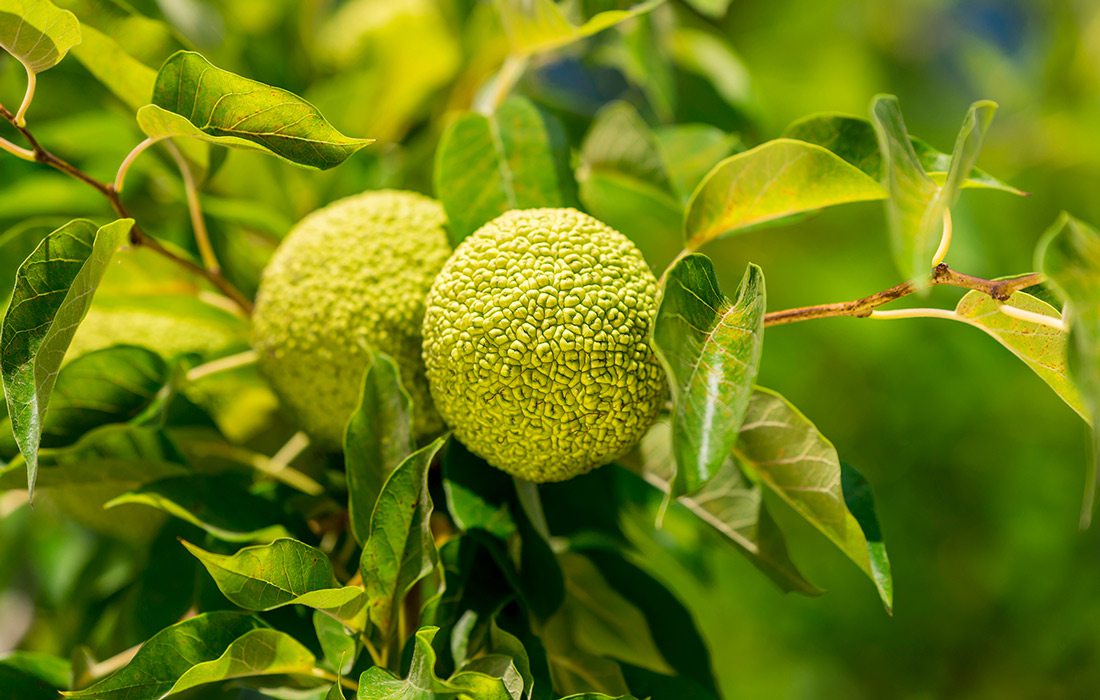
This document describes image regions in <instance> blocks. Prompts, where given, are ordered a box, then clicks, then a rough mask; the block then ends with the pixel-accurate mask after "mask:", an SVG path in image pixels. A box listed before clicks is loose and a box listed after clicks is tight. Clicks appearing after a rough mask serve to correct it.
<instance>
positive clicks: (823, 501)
mask: <svg viewBox="0 0 1100 700" xmlns="http://www.w3.org/2000/svg"><path fill="white" fill-rule="evenodd" d="M734 455H735V457H736V459H737V462H738V463H739V464H740V465H741V467H742V468H743V469H745V470H746V471H748V472H749V473H750V474H751V475H752V478H754V479H758V480H759V481H760V482H761V483H763V484H764V486H766V487H767V488H768V489H770V490H771V491H772V492H774V493H775V494H776V495H777V496H779V497H780V498H781V499H783V500H784V501H785V502H786V503H787V505H789V506H790V507H791V508H792V509H793V510H794V511H795V512H796V513H797V514H798V515H799V516H801V517H802V518H803V519H804V520H805V521H806V522H808V523H809V524H811V525H813V526H814V527H815V528H817V529H818V530H819V531H820V532H821V533H822V534H824V535H825V536H826V537H827V538H828V539H829V541H831V542H832V543H833V544H834V545H836V546H837V547H838V548H839V549H840V551H841V552H843V553H844V555H845V556H847V557H848V558H849V559H851V560H852V561H853V562H855V564H856V566H858V567H859V568H860V569H861V570H862V571H863V572H864V573H865V574H867V576H868V577H870V579H871V580H872V581H873V582H874V584H875V588H876V589H878V593H879V597H880V598H881V599H882V602H883V604H884V605H885V606H886V609H887V610H888V611H889V610H890V609H891V608H892V607H893V579H892V577H891V574H890V562H889V560H888V559H887V558H886V550H885V548H883V547H882V546H881V541H872V540H869V538H868V535H867V534H866V532H867V531H871V532H874V533H877V530H878V526H877V523H875V522H874V519H873V513H874V511H873V508H872V507H871V505H870V491H869V490H868V489H866V487H865V486H863V485H862V480H861V479H856V478H855V477H853V478H851V479H849V480H848V482H849V483H850V484H851V485H852V486H853V487H855V486H860V489H859V493H858V494H854V493H849V492H847V491H846V490H845V486H846V484H845V479H844V478H843V469H842V468H841V463H840V458H839V457H838V456H837V453H836V449H835V448H834V447H833V445H832V443H830V442H829V441H828V440H827V439H826V438H825V436H824V435H822V434H821V433H820V432H819V431H818V430H817V428H816V427H814V425H813V423H811V422H810V421H809V420H808V419H807V418H806V417H805V416H804V415H802V414H801V413H799V412H798V410H797V409H796V408H795V407H794V406H792V405H791V404H790V403H788V402H787V400H786V399H784V398H783V397H782V396H780V395H779V394H776V393H774V392H772V391H770V390H768V389H762V388H757V390H756V392H755V393H754V394H753V396H752V400H751V401H750V403H749V410H748V414H747V415H746V417H745V423H744V425H743V426H742V427H741V435H740V436H739V438H738V442H737V445H736V447H735V448H734ZM849 500H855V502H856V503H857V504H858V505H859V509H858V510H859V511H860V512H861V513H862V514H863V515H864V520H863V521H860V520H858V519H857V518H856V517H855V516H854V515H853V513H852V512H851V510H850V506H849ZM868 514H869V515H868Z"/></svg>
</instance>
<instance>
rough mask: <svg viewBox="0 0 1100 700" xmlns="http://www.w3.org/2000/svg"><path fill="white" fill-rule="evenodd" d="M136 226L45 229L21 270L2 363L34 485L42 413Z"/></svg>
mask: <svg viewBox="0 0 1100 700" xmlns="http://www.w3.org/2000/svg"><path fill="white" fill-rule="evenodd" d="M132 226H133V220H131V219H121V220H119V221H116V222H114V223H111V224H108V225H106V226H104V227H102V228H97V227H96V225H95V224H93V223H92V222H90V221H87V220H84V219H78V220H76V221H73V222H71V223H68V224H66V225H65V226H62V227H61V228H59V229H57V230H56V231H54V232H53V233H51V234H50V235H48V236H46V238H45V239H44V240H43V241H42V243H40V244H39V246H38V247H37V248H36V249H35V251H34V252H33V253H31V255H30V257H28V258H27V259H26V261H24V262H23V264H22V265H20V267H19V270H18V272H16V281H15V291H14V292H13V293H12V300H11V304H10V305H9V306H8V310H7V313H6V314H5V316H4V327H3V332H2V334H0V346H2V348H3V358H2V359H0V370H2V372H3V378H4V394H5V396H6V398H7V404H8V415H9V416H10V417H11V422H12V428H13V430H14V432H15V440H16V442H17V443H18V444H19V450H20V452H21V453H22V454H23V458H24V459H25V460H26V462H27V482H28V485H29V489H30V490H31V491H32V492H33V491H34V481H35V477H36V476H37V471H38V445H39V442H40V440H41V438H42V420H43V417H44V416H45V414H46V408H47V406H48V405H49V401H50V393H51V392H52V391H53V387H54V382H56V381H57V372H58V370H59V369H60V367H61V361H62V359H63V358H64V356H65V350H66V349H67V348H68V347H69V342H70V341H71V340H72V338H73V334H74V333H75V332H76V327H77V326H78V325H79V324H80V322H81V320H83V318H84V315H85V314H86V313H87V312H88V305H89V304H91V301H92V295H93V294H94V293H95V289H96V287H97V286H98V284H99V280H100V278H102V276H103V272H104V270H105V269H106V267H107V263H108V262H109V261H110V259H111V256H112V255H113V254H114V252H115V249H116V248H118V246H119V245H121V244H122V241H123V240H124V239H125V238H126V236H127V234H128V233H129V232H130V228H131V227H132Z"/></svg>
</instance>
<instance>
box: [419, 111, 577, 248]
mask: <svg viewBox="0 0 1100 700" xmlns="http://www.w3.org/2000/svg"><path fill="white" fill-rule="evenodd" d="M558 149H559V144H558V143H557V142H556V138H555V134H554V132H553V127H551V125H550V124H549V123H548V122H547V118H546V117H544V116H543V115H542V114H541V113H540V112H539V110H538V109H537V108H536V107H535V106H534V105H533V104H532V103H531V102H530V101H528V100H526V99H524V98H522V97H512V98H509V99H508V100H506V101H505V102H504V103H503V104H502V105H501V106H500V107H499V108H497V110H496V111H495V112H494V113H493V114H491V115H488V116H485V115H481V114H476V113H473V112H469V113H466V114H463V115H462V116H460V117H459V118H458V119H456V120H455V121H454V122H452V123H451V125H450V126H449V127H447V130H446V131H445V132H444V133H443V136H442V137H441V139H440V141H439V148H438V150H437V152H436V161H435V192H436V196H437V197H439V200H440V201H441V202H442V203H443V207H444V209H446V211H447V219H448V232H449V235H450V239H451V245H458V244H459V243H461V242H462V240H463V239H465V238H466V236H468V235H470V234H471V233H473V232H474V231H475V230H477V228H478V227H480V226H481V225H482V224H484V223H486V222H487V221H490V220H492V219H494V218H496V217H497V216H499V215H500V214H503V213H504V212H506V211H509V210H511V209H528V208H531V207H560V206H566V205H567V204H568V203H569V202H568V200H567V195H566V194H565V193H566V191H567V189H566V188H567V186H568V185H567V184H566V183H564V182H563V181H562V173H561V169H560V167H559V159H561V158H563V157H564V156H563V155H561V154H560V153H559V152H557V151H558Z"/></svg>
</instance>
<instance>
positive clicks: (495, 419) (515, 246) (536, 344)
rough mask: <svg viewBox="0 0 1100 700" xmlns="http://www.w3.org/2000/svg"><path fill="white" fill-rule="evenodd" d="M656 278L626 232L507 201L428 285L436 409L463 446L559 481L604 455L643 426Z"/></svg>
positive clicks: (651, 388) (653, 386)
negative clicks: (508, 207)
mask: <svg viewBox="0 0 1100 700" xmlns="http://www.w3.org/2000/svg"><path fill="white" fill-rule="evenodd" d="M656 295H657V280H656V279H655V278H654V276H653V273H652V272H650V270H649V267H648V266H647V265H646V262H645V260H644V259H643V257H642V255H641V253H640V252H639V251H638V249H637V248H636V247H635V246H634V244H633V243H631V242H630V241H629V240H628V239H627V238H626V237H625V236H623V235H622V234H621V233H619V232H618V231H615V230H614V229H612V228H610V227H608V226H607V225H605V224H603V223H601V222H599V221H597V220H596V219H593V218H592V217H590V216H588V215H587V214H583V213H581V212H578V211H576V210H573V209H529V210H522V211H512V212H508V213H506V214H503V215H501V216H500V217H498V218H496V219H494V220H493V221H491V222H489V223H488V224H486V225H484V226H483V227H481V228H480V229H478V231H476V232H475V233H474V234H472V235H471V236H469V237H468V238H467V239H466V240H465V241H463V242H462V243H461V244H460V245H459V246H458V248H457V249H456V250H455V254H454V255H453V256H452V257H451V259H450V260H449V261H448V262H447V264H446V265H445V266H444V268H443V270H442V272H440V274H439V276H438V277H437V278H436V280H435V284H434V285H433V286H432V290H431V293H430V294H429V295H428V308H427V312H426V314H425V316H424V361H425V365H426V366H427V371H428V381H429V384H430V386H431V391H432V396H433V398H434V400H435V405H436V408H437V410H438V411H439V413H440V414H441V415H442V416H443V419H444V420H445V421H446V422H447V423H448V425H450V427H451V428H452V429H453V430H454V431H455V435H456V436H457V437H458V438H459V439H460V440H461V441H462V442H463V443H464V444H465V445H466V446H467V447H468V448H469V449H470V450H471V451H473V452H474V453H476V454H478V455H480V456H481V457H482V458H484V459H485V460H487V461H488V462H489V463H490V464H492V465H494V466H496V467H498V468H500V469H503V470H504V471H506V472H509V473H511V474H513V475H516V476H519V477H522V478H524V479H528V480H530V481H535V482H547V481H561V480H564V479H568V478H571V477H573V476H576V475H578V474H581V473H584V472H586V471H588V470H590V469H593V468H594V467H598V466H600V465H602V464H606V463H607V462H609V461H611V460H613V459H614V458H616V457H617V456H619V455H620V454H622V453H623V452H625V451H626V450H628V449H629V448H630V447H631V446H633V445H634V444H635V443H636V442H637V441H638V440H639V439H641V437H642V435H643V434H644V433H645V431H646V430H647V429H648V428H649V426H650V425H651V424H652V423H653V420H654V419H655V418H656V416H657V413H658V411H659V410H660V407H661V404H662V402H663V400H664V397H665V382H664V375H663V372H662V370H661V367H660V365H659V364H658V362H657V358H656V356H655V355H654V354H653V351H652V349H651V348H650V346H649V342H648V337H649V333H650V329H651V327H652V325H653V322H654V318H655V316H656V313H657V301H656Z"/></svg>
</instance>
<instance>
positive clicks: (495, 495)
mask: <svg viewBox="0 0 1100 700" xmlns="http://www.w3.org/2000/svg"><path fill="white" fill-rule="evenodd" d="M443 492H444V493H445V494H446V495H447V512H448V513H449V514H450V516H451V518H452V519H453V520H454V521H455V525H457V526H458V527H459V529H461V530H464V531H469V530H474V529H481V530H485V531H486V532H488V533H490V534H492V535H493V536H495V537H499V538H500V539H502V540H506V539H508V537H510V536H511V535H512V534H513V533H515V531H516V523H515V520H514V519H513V518H512V511H511V507H512V500H513V497H514V492H513V486H512V480H511V479H510V478H508V475H506V474H505V473H504V472H502V471H501V470H499V469H494V468H493V467H491V466H489V464H488V463H487V462H485V460H483V459H481V458H480V457H478V456H476V455H474V454H473V453H471V452H470V451H469V450H467V449H466V447H465V446H464V445H462V444H461V443H460V442H458V441H457V440H456V441H454V442H452V443H451V444H450V445H448V447H447V452H446V453H445V454H444V455H443Z"/></svg>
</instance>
